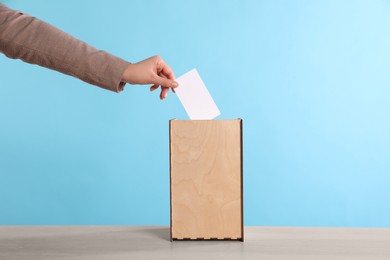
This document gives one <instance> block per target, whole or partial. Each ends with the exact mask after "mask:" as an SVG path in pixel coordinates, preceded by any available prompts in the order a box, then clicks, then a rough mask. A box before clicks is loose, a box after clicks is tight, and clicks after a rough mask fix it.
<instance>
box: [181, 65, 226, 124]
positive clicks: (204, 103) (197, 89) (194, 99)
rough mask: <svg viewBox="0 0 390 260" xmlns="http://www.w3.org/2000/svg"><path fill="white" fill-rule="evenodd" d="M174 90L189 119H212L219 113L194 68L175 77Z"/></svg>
mask: <svg viewBox="0 0 390 260" xmlns="http://www.w3.org/2000/svg"><path fill="white" fill-rule="evenodd" d="M175 81H176V82H177V83H179V87H177V88H175V92H176V94H177V96H178V97H179V100H180V102H181V103H182V104H183V106H184V109H185V110H186V112H187V114H188V116H189V117H190V119H191V120H201V119H213V118H215V117H217V116H219V115H220V114H221V112H219V109H218V107H217V105H216V104H215V102H214V100H213V98H212V97H211V95H210V93H209V91H208V90H207V88H206V86H205V84H204V83H203V80H202V79H201V78H200V76H199V73H198V71H197V70H196V69H193V70H190V71H189V72H187V73H186V74H184V75H182V76H180V77H179V78H177V79H175Z"/></svg>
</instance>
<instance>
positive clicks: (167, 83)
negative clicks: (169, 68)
mask: <svg viewBox="0 0 390 260" xmlns="http://www.w3.org/2000/svg"><path fill="white" fill-rule="evenodd" d="M154 84H158V85H160V86H163V87H166V88H176V87H178V86H179V84H178V83H177V82H176V81H173V80H171V79H167V78H165V77H164V75H161V76H159V75H156V78H155V82H154Z"/></svg>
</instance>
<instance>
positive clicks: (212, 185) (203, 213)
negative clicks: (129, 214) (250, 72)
mask: <svg viewBox="0 0 390 260" xmlns="http://www.w3.org/2000/svg"><path fill="white" fill-rule="evenodd" d="M170 138H171V140H170V148H171V232H172V238H174V239H175V238H176V239H242V235H243V228H242V223H243V222H242V190H241V189H242V186H241V185H242V164H241V159H242V157H241V156H242V155H241V152H242V150H241V141H242V140H241V120H204V121H203V120H199V121H192V120H187V121H180V120H179V121H178V120H175V121H172V122H171V129H170Z"/></svg>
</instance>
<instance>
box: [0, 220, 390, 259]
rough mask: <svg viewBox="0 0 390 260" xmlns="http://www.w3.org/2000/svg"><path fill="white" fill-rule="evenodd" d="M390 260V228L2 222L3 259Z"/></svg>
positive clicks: (0, 236)
mask: <svg viewBox="0 0 390 260" xmlns="http://www.w3.org/2000/svg"><path fill="white" fill-rule="evenodd" d="M19 259H29V260H36V259H37V260H38V259H39V260H46V259H50V260H55V259H62V260H70V259H77V260H83V259H91V260H92V259H93V260H100V259H105V260H111V259H113V260H119V259H126V260H128V259H137V260H138V259H140V260H141V259H180V260H182V259H224V260H229V259H235V260H236V259H246V260H250V259H332V260H334V259H370V260H374V259H387V260H388V259H390V229H374V228H373V229H367V228H306V227H245V241H244V242H239V241H174V242H170V239H169V227H166V226H0V260H19Z"/></svg>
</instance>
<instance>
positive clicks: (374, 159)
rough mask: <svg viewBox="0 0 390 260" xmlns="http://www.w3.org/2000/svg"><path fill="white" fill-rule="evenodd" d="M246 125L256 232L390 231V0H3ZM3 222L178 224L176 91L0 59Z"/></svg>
mask: <svg viewBox="0 0 390 260" xmlns="http://www.w3.org/2000/svg"><path fill="white" fill-rule="evenodd" d="M3 2H4V3H6V4H8V5H9V6H10V7H13V8H15V9H19V10H23V11H24V12H26V13H30V14H32V15H34V16H37V17H39V18H41V19H43V20H45V21H47V22H49V23H51V24H53V25H55V26H58V27H59V28H61V29H63V30H64V31H67V32H69V33H71V34H73V35H74V36H76V37H78V38H80V39H82V40H84V41H87V42H88V43H90V44H92V45H94V46H95V47H97V48H100V49H104V50H107V51H109V52H111V53H113V54H115V55H118V56H120V57H122V58H124V59H127V60H129V61H131V62H136V61H139V60H142V59H144V58H147V57H149V56H152V55H155V54H159V55H161V56H162V57H163V58H164V59H165V60H166V61H167V63H168V64H170V65H171V67H172V68H173V69H174V70H175V73H176V75H181V74H183V73H185V72H187V71H188V70H190V69H192V68H194V67H196V68H197V69H198V71H199V73H200V74H201V76H202V77H203V80H204V81H205V83H206V85H207V86H208V88H209V90H210V92H211V93H212V95H213V97H214V98H215V101H216V103H217V104H218V106H219V108H220V110H221V111H222V115H221V116H220V118H226V119H230V118H237V117H241V118H243V119H244V178H245V179H244V187H245V192H244V197H245V198H244V199H245V203H244V207H245V225H277V226H353V227H390V207H389V203H390V201H389V198H390V120H389V111H390V87H389V84H390V66H389V65H390V2H389V1H372V0H366V1H357V0H350V1H347V0H345V1H339V0H334V1H329V0H323V1H309V0H307V1H287V0H286V1H275V0H269V1H255V0H253V1H238V0H236V1H208V0H202V1H199V0H193V1H180V0H177V1H172V0H169V1H168V0H167V1H157V0H155V1H143V0H138V1H125V0H121V1H119V0H118V1H96V0H83V1H76V0H69V1H49V0H46V1H45V0H37V1H3ZM0 74H1V83H0V84H1V87H0V121H1V123H0V224H12V225H19V224H23V225H25V224H28V225H35V224H36V225H42V224H50V225H61V224H82V225H90V224H91V225H98V224H107V225H114V224H118V225H119V224H125V225H168V224H169V161H168V120H169V119H171V118H183V119H186V118H187V116H186V114H185V112H184V109H183V108H182V106H181V104H180V103H179V101H178V99H177V97H176V96H174V95H169V96H168V99H167V100H166V101H164V102H161V101H160V100H159V99H158V93H157V92H156V93H154V92H153V93H150V92H149V90H148V87H142V86H131V85H128V86H127V87H126V89H125V91H124V92H123V93H121V94H116V93H111V92H109V91H106V90H103V89H100V88H97V87H93V86H90V85H88V84H86V83H84V82H81V81H79V80H77V79H74V78H71V77H68V76H65V75H61V74H59V73H57V72H54V71H50V70H46V69H43V68H40V67H37V66H32V65H29V64H25V63H23V62H21V61H15V60H10V59H7V58H6V57H5V56H3V55H1V57H0Z"/></svg>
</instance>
